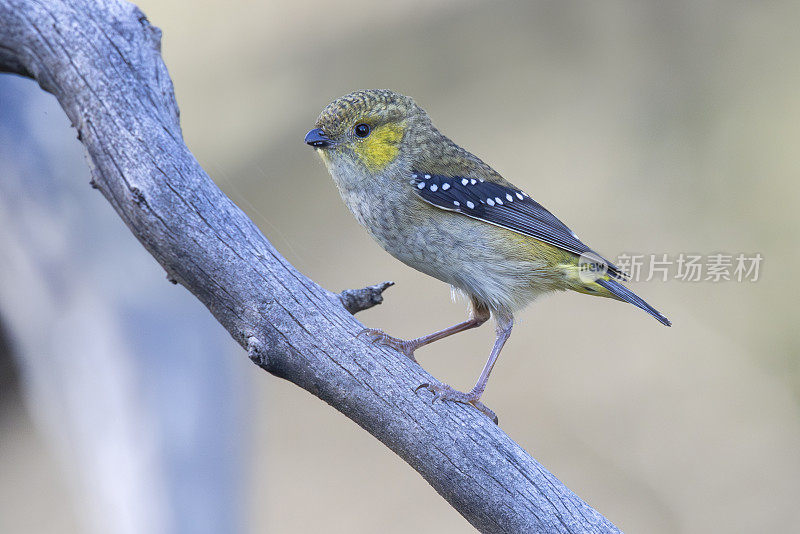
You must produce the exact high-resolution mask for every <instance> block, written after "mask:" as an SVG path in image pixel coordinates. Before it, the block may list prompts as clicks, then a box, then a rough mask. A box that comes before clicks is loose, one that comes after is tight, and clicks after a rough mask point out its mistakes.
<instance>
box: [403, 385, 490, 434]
mask: <svg viewBox="0 0 800 534" xmlns="http://www.w3.org/2000/svg"><path fill="white" fill-rule="evenodd" d="M420 389H427V390H428V391H430V392H431V393H433V399H432V400H431V404H433V403H435V402H436V401H437V400H438V401H453V402H459V403H461V404H470V405H472V406H474V407H475V408H477V409H478V411H479V412H481V413H482V414H483V415H485V416H486V417H488V418H489V419H491V420H492V421H493V422H494V424H498V419H497V415H496V414H495V413H494V412H493V411H492V410H491V409H490V408H489V407H488V406H486V405H485V404H484V403H482V402H481V401H480V400H479V399H480V395H479V394H477V393H475V392H472V391H471V392H469V393H463V392H461V391H458V390H456V389H453V388H451V387H450V386H448V385H447V384H428V383H425V384H420V385H418V386H417V387H416V388H414V393H417V392H418V391H419V390H420Z"/></svg>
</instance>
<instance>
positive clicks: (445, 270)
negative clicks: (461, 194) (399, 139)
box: [339, 180, 566, 311]
mask: <svg viewBox="0 0 800 534" xmlns="http://www.w3.org/2000/svg"><path fill="white" fill-rule="evenodd" d="M387 182H388V184H387ZM360 185H361V187H357V188H354V187H350V188H347V187H342V186H341V185H340V187H339V190H340V192H341V194H342V198H343V200H344V202H345V204H346V205H347V207H348V208H349V209H350V211H351V212H352V213H353V215H354V216H355V218H356V219H357V220H358V221H359V223H361V224H362V225H363V226H364V228H366V230H367V231H368V232H369V233H370V235H371V236H372V237H373V238H374V239H375V240H376V241H377V242H378V243H379V244H380V245H381V246H382V247H383V248H384V249H385V250H386V251H387V252H389V253H390V254H391V255H392V256H394V257H395V258H397V259H399V260H400V261H402V262H403V263H405V264H406V265H409V266H411V267H413V268H415V269H417V270H419V271H421V272H423V273H426V274H428V275H430V276H433V277H435V278H438V279H439V280H442V281H443V282H446V283H448V284H451V285H452V286H454V287H456V288H457V289H460V290H462V291H464V292H465V293H467V294H468V295H470V296H475V297H476V298H477V299H478V300H480V301H482V302H484V303H485V304H487V305H488V306H489V307H490V308H492V309H495V310H508V311H514V310H517V309H519V308H522V307H523V306H525V305H526V304H528V303H529V302H530V301H531V300H533V299H534V298H535V297H536V296H537V295H539V294H541V293H543V292H548V291H553V290H559V289H565V288H566V285H565V281H564V280H563V275H562V273H561V271H560V270H559V269H557V268H556V266H555V265H554V260H553V259H552V258H549V257H548V256H547V255H546V254H541V255H538V254H536V253H535V247H536V245H535V243H534V245H533V247H531V242H535V240H533V239H530V238H527V237H525V236H522V235H520V234H517V233H515V232H511V231H509V230H505V229H502V228H498V227H496V226H493V225H490V224H488V223H484V222H481V221H477V220H474V219H470V218H469V217H466V216H464V215H461V214H457V213H453V212H449V211H445V210H441V209H439V208H435V207H433V206H430V205H429V204H427V203H425V202H424V201H423V200H422V199H420V198H419V197H418V196H417V195H416V194H415V193H414V192H413V191H410V190H409V189H404V188H411V187H412V186H411V185H409V184H407V182H404V181H400V180H389V181H383V180H380V181H378V180H376V181H370V182H364V183H362V184H360ZM387 185H388V186H389V187H388V188H387V187H386V186H387ZM536 243H538V242H536ZM532 252H533V253H532Z"/></svg>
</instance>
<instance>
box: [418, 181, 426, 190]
mask: <svg viewBox="0 0 800 534" xmlns="http://www.w3.org/2000/svg"><path fill="white" fill-rule="evenodd" d="M417 189H425V183H424V182H420V183H418V184H417Z"/></svg>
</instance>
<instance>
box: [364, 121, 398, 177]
mask: <svg viewBox="0 0 800 534" xmlns="http://www.w3.org/2000/svg"><path fill="white" fill-rule="evenodd" d="M403 132H404V128H403V125H402V124H384V125H382V126H378V127H377V128H375V129H374V130H372V132H371V133H370V134H369V137H367V138H365V139H362V140H360V141H359V142H358V143H356V147H355V152H356V154H357V155H358V157H359V159H360V160H361V161H362V162H363V163H364V165H366V166H367V168H368V169H369V170H370V171H372V172H380V171H382V170H383V169H385V168H386V166H387V165H389V164H390V163H391V162H393V161H394V160H395V159H396V158H397V154H398V153H399V152H400V141H402V140H403Z"/></svg>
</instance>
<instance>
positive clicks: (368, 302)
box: [339, 282, 394, 315]
mask: <svg viewBox="0 0 800 534" xmlns="http://www.w3.org/2000/svg"><path fill="white" fill-rule="evenodd" d="M393 285H394V282H383V283H381V284H375V285H374V286H367V287H365V288H363V289H345V290H344V291H342V292H341V293H339V300H340V301H341V302H342V306H344V309H346V310H347V311H349V312H350V313H352V314H353V315H355V314H356V313H358V312H360V311H364V310H366V309H369V308H372V307H373V306H377V305H378V304H380V303H381V302H383V292H384V291H386V289H387V288H390V287H392V286H393Z"/></svg>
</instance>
